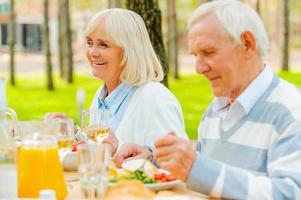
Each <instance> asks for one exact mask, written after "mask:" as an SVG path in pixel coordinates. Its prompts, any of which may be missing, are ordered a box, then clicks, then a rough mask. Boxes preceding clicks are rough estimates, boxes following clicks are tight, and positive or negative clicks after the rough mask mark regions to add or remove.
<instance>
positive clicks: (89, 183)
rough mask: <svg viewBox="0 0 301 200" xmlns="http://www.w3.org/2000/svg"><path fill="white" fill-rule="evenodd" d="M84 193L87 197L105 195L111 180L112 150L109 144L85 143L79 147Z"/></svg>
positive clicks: (79, 168)
mask: <svg viewBox="0 0 301 200" xmlns="http://www.w3.org/2000/svg"><path fill="white" fill-rule="evenodd" d="M78 162H79V167H78V171H79V175H80V178H79V180H80V184H81V189H82V195H83V197H84V198H86V199H98V198H102V197H103V196H104V193H105V191H106V188H107V185H108V180H109V166H110V163H111V150H110V146H109V145H108V144H93V145H91V144H83V145H80V146H79V147H78Z"/></svg>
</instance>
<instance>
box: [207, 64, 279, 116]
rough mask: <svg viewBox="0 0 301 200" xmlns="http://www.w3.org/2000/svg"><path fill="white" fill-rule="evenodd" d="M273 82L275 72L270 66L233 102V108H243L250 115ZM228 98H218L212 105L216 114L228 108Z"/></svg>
mask: <svg viewBox="0 0 301 200" xmlns="http://www.w3.org/2000/svg"><path fill="white" fill-rule="evenodd" d="M272 80H273V72H272V70H271V68H270V67H269V66H268V65H265V67H264V69H263V70H262V72H261V73H260V74H259V75H258V76H257V77H256V78H255V79H254V80H253V81H252V82H251V83H250V84H249V85H248V86H247V88H246V89H245V90H244V91H243V92H242V93H241V94H240V95H239V96H238V98H237V99H236V100H235V101H234V102H233V106H236V105H237V106H241V107H242V108H243V110H244V112H245V114H248V113H249V112H250V110H251V109H252V107H253V106H254V104H255V103H256V102H257V100H258V99H259V98H260V97H261V96H262V95H263V93H264V92H265V91H266V90H267V88H268V87H269V85H270V83H271V82H272ZM230 102H231V101H230V98H228V97H216V98H215V99H214V101H213V104H212V109H213V111H214V112H218V111H220V110H223V109H224V108H226V107H227V105H229V103H230Z"/></svg>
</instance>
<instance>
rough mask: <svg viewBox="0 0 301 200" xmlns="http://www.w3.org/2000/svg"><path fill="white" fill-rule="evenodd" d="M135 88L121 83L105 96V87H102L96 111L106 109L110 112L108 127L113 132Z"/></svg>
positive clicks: (106, 91) (106, 92)
mask: <svg viewBox="0 0 301 200" xmlns="http://www.w3.org/2000/svg"><path fill="white" fill-rule="evenodd" d="M136 88H137V87H136V86H131V85H128V84H126V83H121V84H120V85H119V86H118V87H117V88H115V89H114V90H113V91H112V92H111V94H109V95H108V96H107V94H108V90H107V87H106V86H105V85H104V86H103V87H102V89H101V92H100V95H99V97H98V109H108V110H109V111H110V113H111V119H110V126H111V129H112V130H113V132H115V131H116V130H117V128H118V125H119V123H120V121H121V120H122V117H123V115H124V112H125V111H126V108H127V106H128V104H129V102H130V100H131V98H132V96H133V94H134V92H135V90H136Z"/></svg>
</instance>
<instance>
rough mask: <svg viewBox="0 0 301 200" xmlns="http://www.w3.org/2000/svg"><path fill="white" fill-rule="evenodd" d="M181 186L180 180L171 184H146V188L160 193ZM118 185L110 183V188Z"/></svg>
mask: <svg viewBox="0 0 301 200" xmlns="http://www.w3.org/2000/svg"><path fill="white" fill-rule="evenodd" d="M179 184H181V181H180V180H175V181H170V182H164V183H148V184H144V186H145V187H146V188H149V189H151V190H153V191H155V192H156V191H159V190H167V189H172V188H174V187H176V186H177V185H179ZM114 185H116V183H109V186H114Z"/></svg>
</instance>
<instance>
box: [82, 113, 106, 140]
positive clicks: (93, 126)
mask: <svg viewBox="0 0 301 200" xmlns="http://www.w3.org/2000/svg"><path fill="white" fill-rule="evenodd" d="M110 116H111V114H110V112H109V110H84V111H83V114H82V125H81V130H82V131H83V133H84V134H85V135H86V136H87V138H88V139H89V140H91V141H93V142H96V143H102V141H103V140H104V139H105V138H106V137H107V136H108V135H109V134H110V132H111V131H110V125H109V120H110Z"/></svg>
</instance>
